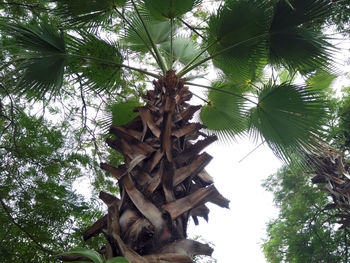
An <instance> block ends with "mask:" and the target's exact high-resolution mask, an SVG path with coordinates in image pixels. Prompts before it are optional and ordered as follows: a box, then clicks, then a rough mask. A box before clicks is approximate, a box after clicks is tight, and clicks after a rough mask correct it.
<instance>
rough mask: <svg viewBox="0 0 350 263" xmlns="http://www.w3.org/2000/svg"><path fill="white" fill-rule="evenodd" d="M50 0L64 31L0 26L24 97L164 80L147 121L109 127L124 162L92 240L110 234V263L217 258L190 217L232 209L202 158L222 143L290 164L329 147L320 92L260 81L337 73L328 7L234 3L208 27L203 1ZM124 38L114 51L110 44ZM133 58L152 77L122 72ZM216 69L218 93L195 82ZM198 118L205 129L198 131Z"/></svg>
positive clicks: (272, 0)
mask: <svg viewBox="0 0 350 263" xmlns="http://www.w3.org/2000/svg"><path fill="white" fill-rule="evenodd" d="M50 2H52V3H51V4H50V7H53V12H54V14H55V15H56V17H55V18H56V19H55V21H56V23H55V22H53V21H50V22H47V20H44V19H43V21H41V23H40V25H39V26H30V25H21V24H18V23H12V22H8V21H6V22H3V23H2V24H1V26H2V27H3V28H4V31H5V32H6V34H8V35H9V36H12V37H14V38H15V39H16V41H17V43H18V46H20V47H21V49H20V50H19V51H18V53H17V54H16V56H15V57H13V59H12V60H10V61H9V62H8V64H6V65H7V66H9V67H13V68H14V74H15V76H17V78H14V79H15V81H16V91H17V92H23V93H24V94H26V95H27V96H32V97H33V96H34V97H36V98H40V97H45V95H47V94H50V95H51V96H55V95H57V94H59V92H60V88H61V86H62V84H63V83H64V82H70V83H74V82H78V81H80V83H82V84H83V85H84V86H85V87H86V88H89V89H94V90H96V91H98V92H108V90H110V89H119V88H123V87H125V83H123V82H122V76H123V75H125V74H133V73H130V72H136V73H139V74H144V75H147V76H149V77H152V78H153V79H154V80H153V90H148V91H147V94H145V95H144V99H145V100H146V101H147V103H146V104H145V105H144V106H137V107H136V108H135V111H136V112H137V113H138V114H137V116H136V117H135V118H133V119H131V120H130V121H129V122H128V123H122V124H116V125H112V126H111V127H110V133H111V135H112V137H111V138H109V139H107V144H108V145H109V146H110V147H111V148H113V149H114V150H116V151H118V152H120V153H122V155H123V157H124V163H123V164H122V165H119V166H118V167H114V166H113V164H112V165H110V164H106V163H102V164H101V168H102V169H104V170H106V171H108V172H109V173H111V174H112V175H113V176H114V177H115V178H116V179H118V185H119V189H120V193H121V195H120V198H118V197H116V196H113V195H111V194H108V193H105V192H101V193H100V198H101V199H102V200H103V201H104V202H105V203H106V205H107V206H108V214H107V215H106V216H104V217H103V218H101V219H99V220H98V221H97V222H96V223H95V224H94V225H92V226H91V227H90V228H89V229H87V231H86V232H85V234H84V239H85V240H87V239H89V238H91V237H93V236H95V235H97V234H100V233H102V234H103V235H104V236H105V237H106V240H107V245H106V248H105V249H104V250H102V251H100V252H101V253H103V254H104V255H105V257H106V258H107V259H108V258H111V257H116V256H124V257H126V258H127V259H128V260H129V262H173V263H176V262H192V258H193V256H195V255H210V254H211V253H212V248H210V247H209V246H208V245H205V244H201V243H199V242H197V241H194V240H189V239H187V224H188V220H189V218H190V217H192V218H193V220H194V222H195V223H196V224H198V217H203V218H204V219H206V220H207V219H208V213H209V209H208V208H207V206H206V205H205V204H206V203H207V202H212V203H214V204H217V205H219V206H221V207H226V208H228V204H229V201H228V200H227V199H225V198H224V197H223V196H222V195H221V194H220V193H219V192H218V190H217V189H216V188H215V187H214V185H213V180H212V178H211V177H210V176H209V175H208V174H207V173H206V172H205V170H204V167H205V166H206V165H207V164H208V162H209V161H210V160H211V158H212V157H211V156H210V155H208V154H207V153H205V152H202V150H203V149H204V148H205V147H206V146H207V145H209V144H210V143H212V142H214V141H215V140H216V139H217V138H218V137H219V138H222V139H232V138H235V136H237V135H244V134H248V135H250V136H252V137H253V138H254V139H259V138H262V140H263V141H265V142H266V143H267V144H268V145H269V146H270V147H271V148H272V150H273V151H274V152H275V153H276V154H277V155H278V156H280V157H281V158H283V159H285V160H288V158H289V156H290V154H291V153H293V152H296V151H301V150H303V149H305V148H315V147H318V146H319V143H318V142H319V141H318V140H315V139H313V138H315V137H317V138H320V137H321V136H322V132H323V130H322V125H323V117H324V114H325V113H326V109H325V103H324V100H323V99H322V94H321V93H320V92H319V90H318V89H317V87H312V86H311V85H309V86H306V87H305V86H297V85H294V84H292V82H291V81H290V80H288V79H286V80H285V81H282V82H281V81H280V80H283V78H282V75H281V76H280V77H276V76H272V77H271V78H270V80H267V81H266V80H265V81H262V80H263V79H264V78H265V77H266V74H265V76H264V68H265V69H266V68H268V69H272V72H275V73H276V72H278V71H280V70H281V69H285V71H286V72H288V74H290V75H295V74H302V75H310V74H313V73H315V72H317V71H320V70H327V69H329V57H330V55H331V51H332V45H331V44H330V43H329V42H328V41H327V38H326V37H325V35H324V34H323V33H322V31H321V26H322V23H323V21H325V20H326V18H327V17H328V16H329V15H330V4H331V3H330V1H328V0H307V1H306V0H289V1H287V0H227V1H224V2H221V4H220V6H219V8H218V10H217V11H216V13H213V14H212V15H210V16H209V19H208V20H207V21H204V22H206V23H205V24H206V26H204V27H203V28H200V29H198V28H196V27H193V26H191V25H190V24H189V23H187V22H186V21H185V20H184V19H183V18H184V16H185V14H187V13H188V12H190V11H191V10H194V9H196V8H197V10H198V8H199V7H198V5H199V4H200V3H201V1H199V0H142V1H141V0H140V1H137V0H99V1H97V0H91V1H90V2H89V4H86V1H83V0H75V1H73V0H60V1H50ZM197 19H200V18H197ZM57 21H59V23H57ZM201 22H202V23H203V21H201ZM57 25H59V27H58V26H57ZM114 27H116V28H117V29H115V28H114ZM114 30H118V31H117V32H118V34H115V39H116V40H115V42H113V41H105V40H103V38H102V37H101V36H103V34H108V33H109V34H110V33H111V32H115V31H114ZM188 30H190V31H191V32H192V33H193V34H192V35H191V36H192V37H188V35H186V32H188ZM130 54H134V57H136V58H135V60H137V57H139V56H141V57H142V58H144V59H146V60H153V64H152V65H151V66H150V69H147V70H145V69H141V68H140V67H138V66H134V65H133V64H132V63H131V64H129V63H124V62H123V61H124V59H125V58H126V57H127V56H128V55H130ZM135 60H134V61H135ZM208 65H213V66H214V67H215V68H217V69H218V70H220V78H219V79H218V80H213V81H212V83H211V85H202V84H199V83H196V82H192V81H191V79H196V78H199V77H200V76H199V71H202V70H205V69H206V67H208ZM151 70H153V71H154V72H151ZM190 72H192V75H189V73H190ZM265 72H266V71H265ZM284 74H285V73H284ZM19 76H20V77H19ZM189 86H191V87H199V88H200V87H201V88H204V89H207V93H206V95H207V98H205V99H203V98H202V100H203V101H204V102H205V105H204V106H201V105H199V106H195V105H191V104H189V102H188V101H189V100H190V99H191V97H192V96H193V93H192V91H191V90H190V89H189ZM199 110H200V122H189V121H190V120H191V119H192V117H193V116H194V114H195V113H196V112H197V111H199ZM118 114H125V113H124V112H118ZM65 259H67V260H71V259H72V258H71V257H68V258H65Z"/></svg>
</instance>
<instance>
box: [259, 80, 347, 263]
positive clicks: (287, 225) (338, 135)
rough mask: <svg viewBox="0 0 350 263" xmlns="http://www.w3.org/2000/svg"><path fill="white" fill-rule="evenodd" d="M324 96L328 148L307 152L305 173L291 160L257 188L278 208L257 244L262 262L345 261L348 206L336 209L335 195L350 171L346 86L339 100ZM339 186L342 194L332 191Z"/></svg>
mask: <svg viewBox="0 0 350 263" xmlns="http://www.w3.org/2000/svg"><path fill="white" fill-rule="evenodd" d="M332 79H333V77H331V76H329V79H328V81H325V80H326V78H323V82H324V84H326V86H329V85H330V84H331V82H332ZM319 80H321V79H318V80H316V79H313V80H312V81H314V82H315V81H319ZM310 81H311V80H310ZM327 93H328V94H329V96H330V99H329V104H330V106H329V109H330V110H331V114H330V116H331V118H330V120H329V130H328V141H329V144H330V145H331V146H332V147H331V146H329V145H326V144H325V147H324V149H323V150H322V151H321V152H319V153H318V154H316V153H311V154H310V156H309V158H310V161H312V163H313V164H312V165H311V166H310V167H309V170H308V171H304V170H302V169H301V168H300V166H298V165H295V163H293V162H292V163H290V164H289V165H288V166H284V167H282V168H281V169H280V170H279V171H278V172H277V173H276V174H274V175H271V176H270V177H269V178H268V179H266V180H265V182H264V184H263V186H264V187H265V189H266V190H267V191H270V192H272V193H273V195H274V202H275V205H276V207H277V208H278V209H279V215H278V217H277V218H276V219H273V220H271V221H270V222H269V223H268V225H267V229H266V231H267V238H266V239H265V240H264V243H263V245H262V247H263V249H264V253H265V257H266V259H267V260H268V262H305V261H306V262H348V261H349V251H348V250H349V242H348V238H349V230H348V226H349V224H348V218H347V217H346V215H348V214H349V208H348V207H347V206H346V203H344V205H342V204H343V203H342V202H343V199H342V197H341V194H346V193H347V190H346V189H343V186H346V185H347V184H348V178H346V176H345V175H344V174H343V172H345V173H346V172H347V173H348V172H349V167H350V166H349V164H348V163H349V143H348V135H349V122H348V114H346V112H347V111H348V110H349V93H348V88H343V93H342V96H341V97H340V98H334V97H332V95H334V92H333V91H332V90H328V91H327ZM296 158H297V157H296ZM340 161H341V163H340ZM315 164H316V165H315ZM339 169H342V171H340V170H339ZM333 180H334V181H333ZM342 181H344V182H342ZM316 184H317V185H316ZM333 185H334V186H333ZM340 188H342V190H338V189H340ZM320 190H322V191H320ZM338 191H339V192H338ZM337 192H338V193H339V196H338V195H337ZM345 201H346V200H345V199H344V202H345Z"/></svg>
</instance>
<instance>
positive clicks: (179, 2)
mask: <svg viewBox="0 0 350 263" xmlns="http://www.w3.org/2000/svg"><path fill="white" fill-rule="evenodd" d="M143 2H144V4H145V6H146V8H147V9H148V10H150V12H151V14H152V15H153V16H154V17H156V18H158V19H160V20H168V19H173V18H177V17H180V16H182V15H184V14H186V13H187V12H188V11H191V10H192V9H193V7H195V6H196V5H198V4H199V3H200V2H201V0H143Z"/></svg>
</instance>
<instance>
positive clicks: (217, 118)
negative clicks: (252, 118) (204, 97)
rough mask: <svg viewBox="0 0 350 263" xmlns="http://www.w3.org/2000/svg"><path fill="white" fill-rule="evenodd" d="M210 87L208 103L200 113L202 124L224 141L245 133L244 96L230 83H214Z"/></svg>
mask: <svg viewBox="0 0 350 263" xmlns="http://www.w3.org/2000/svg"><path fill="white" fill-rule="evenodd" d="M212 87H213V88H214V89H211V90H209V92H208V100H209V103H208V104H207V105H205V106H204V107H203V108H202V110H201V112H200V118H201V121H202V122H203V124H204V125H205V126H206V127H207V128H208V129H209V130H210V131H211V132H214V133H216V134H217V135H218V136H219V137H220V138H225V139H229V138H230V137H232V136H234V135H237V134H240V133H242V132H243V131H245V130H246V129H247V127H248V123H247V115H246V114H247V105H246V104H247V103H246V99H245V97H244V94H242V92H241V91H240V90H239V88H238V87H237V85H235V84H234V83H232V82H231V83H230V82H226V83H225V82H223V83H221V82H216V83H213V85H212Z"/></svg>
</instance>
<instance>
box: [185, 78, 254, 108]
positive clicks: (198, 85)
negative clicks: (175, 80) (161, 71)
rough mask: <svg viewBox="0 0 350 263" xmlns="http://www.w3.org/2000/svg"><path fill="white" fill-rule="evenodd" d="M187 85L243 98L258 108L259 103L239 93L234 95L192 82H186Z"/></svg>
mask: <svg viewBox="0 0 350 263" xmlns="http://www.w3.org/2000/svg"><path fill="white" fill-rule="evenodd" d="M185 84H187V85H191V86H196V87H201V88H205V89H209V90H215V91H218V92H222V93H226V94H229V95H232V96H235V97H238V98H241V99H244V100H246V101H249V102H251V103H253V104H255V105H256V106H258V103H256V102H255V101H252V100H250V99H248V98H246V97H244V96H242V95H239V94H237V93H233V92H231V91H227V90H223V89H218V88H213V87H209V86H206V85H201V84H196V83H192V82H187V81H185Z"/></svg>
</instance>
